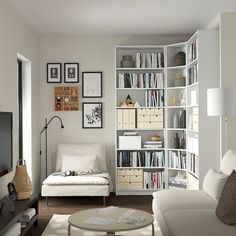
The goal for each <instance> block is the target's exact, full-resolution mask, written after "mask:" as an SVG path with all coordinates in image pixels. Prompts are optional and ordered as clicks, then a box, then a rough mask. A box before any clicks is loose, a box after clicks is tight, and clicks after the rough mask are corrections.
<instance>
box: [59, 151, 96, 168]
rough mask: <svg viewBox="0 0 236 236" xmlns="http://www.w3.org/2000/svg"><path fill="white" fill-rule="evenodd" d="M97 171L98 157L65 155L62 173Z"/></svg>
mask: <svg viewBox="0 0 236 236" xmlns="http://www.w3.org/2000/svg"><path fill="white" fill-rule="evenodd" d="M88 169H91V170H97V169H98V163H97V156H96V155H76V156H74V155H63V156H62V167H61V171H62V172H65V171H67V170H70V171H84V170H88Z"/></svg>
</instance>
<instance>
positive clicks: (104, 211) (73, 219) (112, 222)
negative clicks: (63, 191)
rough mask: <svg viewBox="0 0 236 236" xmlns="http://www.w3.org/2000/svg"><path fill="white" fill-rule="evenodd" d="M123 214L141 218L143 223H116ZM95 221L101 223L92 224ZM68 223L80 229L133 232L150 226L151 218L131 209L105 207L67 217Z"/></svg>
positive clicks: (144, 213)
mask: <svg viewBox="0 0 236 236" xmlns="http://www.w3.org/2000/svg"><path fill="white" fill-rule="evenodd" d="M125 213H131V214H130V216H132V217H133V216H134V217H141V218H142V217H143V218H144V221H140V222H138V223H136V224H133V223H124V222H123V223H122V222H121V223H118V221H119V219H120V217H121V216H124V214H125ZM96 219H97V220H98V221H100V220H101V223H94V220H96ZM86 221H87V222H86ZM68 222H69V224H70V225H72V226H74V227H77V228H80V229H85V230H92V231H103V232H104V231H105V232H116V231H128V230H135V229H139V228H143V227H146V226H148V225H151V224H152V223H153V216H152V215H151V214H150V213H148V212H145V211H141V210H136V209H131V208H120V207H107V208H93V209H89V210H84V211H79V212H77V213H74V214H72V215H71V216H70V217H69V219H68ZM91 222H92V223H91ZM106 222H107V223H106Z"/></svg>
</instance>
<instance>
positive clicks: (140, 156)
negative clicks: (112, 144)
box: [117, 151, 165, 167]
mask: <svg viewBox="0 0 236 236" xmlns="http://www.w3.org/2000/svg"><path fill="white" fill-rule="evenodd" d="M117 165H118V167H164V166H165V157H164V151H145V152H138V151H120V152H119V153H118V156H117Z"/></svg>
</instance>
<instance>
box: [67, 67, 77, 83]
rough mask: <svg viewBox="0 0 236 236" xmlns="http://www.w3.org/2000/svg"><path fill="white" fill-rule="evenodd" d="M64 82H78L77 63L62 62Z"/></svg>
mask: <svg viewBox="0 0 236 236" xmlns="http://www.w3.org/2000/svg"><path fill="white" fill-rule="evenodd" d="M64 82H65V83H79V63H64Z"/></svg>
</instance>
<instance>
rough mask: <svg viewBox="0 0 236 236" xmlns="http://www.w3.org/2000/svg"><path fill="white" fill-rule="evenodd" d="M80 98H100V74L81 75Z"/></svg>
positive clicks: (98, 72)
mask: <svg viewBox="0 0 236 236" xmlns="http://www.w3.org/2000/svg"><path fill="white" fill-rule="evenodd" d="M82 97H83V98H101V97H102V72H100V71H93V72H83V73H82Z"/></svg>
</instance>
